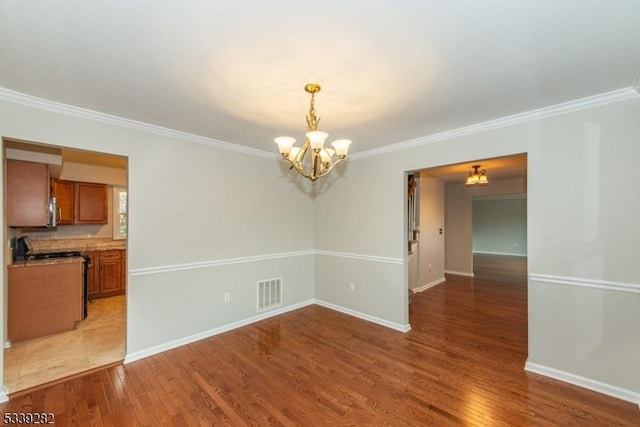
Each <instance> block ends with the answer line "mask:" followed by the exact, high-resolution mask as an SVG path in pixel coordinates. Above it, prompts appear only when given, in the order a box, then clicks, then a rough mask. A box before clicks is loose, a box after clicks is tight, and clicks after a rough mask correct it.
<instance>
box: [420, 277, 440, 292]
mask: <svg viewBox="0 0 640 427" xmlns="http://www.w3.org/2000/svg"><path fill="white" fill-rule="evenodd" d="M446 280H447V279H446V278H444V277H441V278H439V279H436V280H434V281H433V282H429V283H427V284H426V285H422V286H418V287H417V288H413V289H411V290H412V291H413V292H424V291H426V290H427V289H429V288H433V287H434V286H435V285H439V284H440V283H442V282H444V281H446Z"/></svg>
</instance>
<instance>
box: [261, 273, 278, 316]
mask: <svg viewBox="0 0 640 427" xmlns="http://www.w3.org/2000/svg"><path fill="white" fill-rule="evenodd" d="M280 306H282V277H279V278H277V279H269V280H262V281H260V282H258V312H261V311H265V310H270V309H272V308H276V307H280Z"/></svg>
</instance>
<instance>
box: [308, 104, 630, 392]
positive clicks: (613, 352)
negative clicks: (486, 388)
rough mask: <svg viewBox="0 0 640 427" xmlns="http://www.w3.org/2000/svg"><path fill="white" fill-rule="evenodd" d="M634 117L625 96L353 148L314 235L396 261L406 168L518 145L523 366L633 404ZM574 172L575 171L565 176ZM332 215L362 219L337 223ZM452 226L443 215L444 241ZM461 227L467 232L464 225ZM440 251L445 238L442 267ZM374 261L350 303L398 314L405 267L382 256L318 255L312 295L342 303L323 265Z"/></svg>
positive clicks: (353, 271) (348, 267) (353, 266)
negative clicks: (467, 130) (472, 129)
mask: <svg viewBox="0 0 640 427" xmlns="http://www.w3.org/2000/svg"><path fill="white" fill-rule="evenodd" d="M638 117H640V100H639V99H638V98H635V99H633V100H627V101H622V102H617V103H612V104H607V105H602V106H598V107H594V108H589V109H582V110H579V111H575V112H572V113H567V114H562V115H557V116H553V117H548V118H545V119H538V120H533V121H528V122H525V123H520V124H515V125H512V126H507V127H501V128H497V129H493V130H487V131H484V132H479V133H475V134H466V135H464V136H459V137H455V138H453V137H452V138H451V139H449V140H446V141H440V142H431V143H425V144H424V145H417V144H413V148H410V149H406V150H403V151H395V152H391V151H388V152H387V153H386V154H384V155H379V156H370V157H366V156H362V157H361V158H360V159H358V160H354V161H352V162H351V164H350V165H349V168H348V169H347V170H346V172H345V174H344V176H343V179H341V180H340V181H337V182H335V184H334V185H333V187H332V189H331V191H330V192H327V193H326V194H323V195H322V197H320V198H318V199H317V201H316V202H317V209H316V223H317V227H316V228H317V230H322V233H318V234H317V235H316V247H317V248H321V249H328V250H332V251H337V252H348V253H357V254H372V255H377V256H383V257H386V258H391V259H396V260H404V259H405V256H406V255H405V252H406V250H405V246H406V242H405V241H404V240H403V237H404V235H405V233H404V232H403V230H404V227H403V226H404V205H405V203H404V195H405V190H406V184H405V179H404V176H405V175H404V174H405V171H412V170H421V169H425V168H429V167H435V166H439V165H447V164H455V163H461V162H468V161H473V160H476V159H485V158H492V157H499V156H505V155H511V154H518V153H527V154H528V177H527V196H528V213H527V215H528V219H527V223H528V232H527V235H528V243H527V246H528V251H527V252H528V266H529V310H528V316H529V335H528V336H529V359H528V367H529V368H531V369H535V370H537V371H543V370H545V369H546V371H545V372H546V373H547V374H553V375H555V376H562V377H563V378H564V379H570V380H573V381H585V382H588V383H589V384H590V385H591V386H594V387H596V386H598V385H601V384H606V385H607V387H609V388H608V389H607V391H611V390H614V391H616V390H617V391H620V394H624V393H627V394H626V396H631V397H632V398H633V399H636V401H638V400H640V376H639V375H637V373H638V367H637V360H640V338H639V335H638V333H637V328H634V327H632V326H631V325H638V324H640V293H639V292H640V284H639V282H640V270H639V267H638V263H637V242H638V241H640V221H638V220H637V212H638V211H640V191H638V180H637V177H636V175H637V165H638V162H639V160H640V144H638V141H640V120H638ZM585 171H589V173H588V174H586V175H588V178H587V179H586V180H583V179H576V177H581V178H582V177H584V176H585ZM363 189H372V191H366V190H363ZM374 190H375V191H374ZM447 191H449V189H447ZM447 196H449V194H447ZM345 200H348V201H349V203H348V204H345V203H344V201H345ZM464 203H466V202H464ZM341 205H342V207H341V209H340V213H338V212H337V209H336V207H337V206H341ZM446 209H447V210H449V209H450V204H449V199H448V198H447V205H446ZM340 214H342V215H346V217H351V216H353V217H359V216H364V218H365V220H363V221H357V222H349V223H348V225H347V223H345V222H340V223H338V222H337V217H338V216H339V215H340ZM452 227H453V226H452V225H451V222H449V221H448V222H447V229H446V233H447V239H448V238H450V237H451V232H452ZM461 227H462V228H465V227H466V230H465V232H466V233H468V234H467V235H468V236H470V235H471V227H470V222H469V224H468V225H466V224H462V225H461ZM469 241H470V238H469ZM463 249H465V250H468V252H467V253H466V254H465V250H463V251H461V252H460V253H461V254H462V256H465V257H467V258H470V253H471V245H470V244H469V245H468V248H463ZM449 250H450V246H449V244H448V241H447V260H446V262H447V269H449V268H450V267H449V265H448V263H449ZM467 262H468V261H467ZM373 266H375V268H376V269H377V270H378V271H379V274H378V275H376V276H375V277H373V276H372V277H370V281H369V282H368V283H367V286H368V288H369V289H371V290H375V291H374V292H365V293H363V294H362V296H361V299H359V300H358V302H357V304H358V310H361V311H366V312H368V313H372V314H375V315H376V316H385V317H386V318H388V319H390V320H392V321H393V322H398V323H402V322H408V313H407V304H406V300H405V298H400V295H403V294H404V292H405V289H406V287H407V285H406V283H407V277H406V269H404V268H403V269H398V268H397V266H396V265H393V264H388V263H380V262H377V261H375V260H373V259H371V260H367V261H363V260H358V261H357V262H356V261H354V262H351V261H349V260H348V259H346V258H345V259H341V260H337V259H327V260H325V261H324V262H323V263H322V265H319V266H317V267H318V268H316V284H315V285H316V289H317V292H319V293H322V294H324V293H326V294H330V295H334V298H333V301H334V302H335V304H337V305H343V306H347V307H350V306H352V302H351V301H349V300H346V299H342V298H341V296H340V295H339V294H337V293H335V292H334V291H333V290H334V288H335V287H336V286H337V285H336V283H335V281H334V279H335V273H333V272H334V271H336V270H340V274H341V275H342V276H344V277H351V276H355V275H358V274H361V273H360V272H361V271H363V270H369V269H370V268H373ZM468 267H469V264H467V265H466V266H465V265H460V266H457V265H455V266H451V268H455V269H461V270H462V271H464V269H465V268H468ZM466 271H471V270H470V269H468V270H466ZM585 304H586V305H585ZM606 360H609V362H605V361H606Z"/></svg>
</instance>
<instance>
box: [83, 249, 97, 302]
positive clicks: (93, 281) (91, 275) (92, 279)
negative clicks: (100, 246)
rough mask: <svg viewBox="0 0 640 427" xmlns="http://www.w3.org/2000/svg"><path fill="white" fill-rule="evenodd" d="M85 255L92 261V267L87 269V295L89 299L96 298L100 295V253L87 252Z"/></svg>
mask: <svg viewBox="0 0 640 427" xmlns="http://www.w3.org/2000/svg"><path fill="white" fill-rule="evenodd" d="M84 255H86V256H88V257H89V258H90V259H91V266H90V267H89V268H88V269H87V293H88V294H89V298H94V297H96V296H98V295H99V294H100V277H98V271H99V265H100V252H85V254H84Z"/></svg>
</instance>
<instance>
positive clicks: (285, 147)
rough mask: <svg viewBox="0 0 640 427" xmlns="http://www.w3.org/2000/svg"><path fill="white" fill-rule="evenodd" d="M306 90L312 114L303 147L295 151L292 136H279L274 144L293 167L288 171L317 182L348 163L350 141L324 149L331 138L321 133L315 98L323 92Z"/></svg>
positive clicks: (313, 87)
mask: <svg viewBox="0 0 640 427" xmlns="http://www.w3.org/2000/svg"><path fill="white" fill-rule="evenodd" d="M304 90H305V91H307V92H308V93H310V94H311V102H310V106H309V114H307V128H308V132H307V133H306V134H305V135H306V139H305V142H304V144H303V145H302V147H295V146H294V145H293V144H295V142H296V140H295V138H291V137H290V136H279V137H277V138H275V139H274V142H275V143H276V144H278V150H279V151H280V154H282V158H283V159H284V160H286V161H288V162H289V163H291V167H290V168H289V169H295V170H296V171H298V173H299V174H300V175H302V176H304V177H306V178H309V179H310V180H311V182H315V181H316V179H318V178H321V177H323V176H325V175H326V174H328V173H329V172H331V170H332V169H333V167H334V166H335V165H337V164H338V163H340V162H341V161H342V160H345V157H347V153H348V151H349V145H351V140H349V139H337V140H335V141H333V142H332V143H331V145H333V149H331V148H327V147H325V146H324V141H325V140H326V139H327V138H328V137H329V134H328V133H326V132H321V131H319V130H318V123H319V122H320V118H319V117H316V110H315V105H314V101H315V99H314V96H315V94H316V93H318V92H320V85H318V84H316V83H309V84H308V85H306V86H305V87H304ZM307 154H309V156H307Z"/></svg>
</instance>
